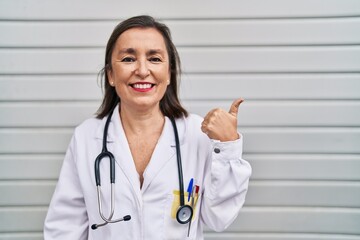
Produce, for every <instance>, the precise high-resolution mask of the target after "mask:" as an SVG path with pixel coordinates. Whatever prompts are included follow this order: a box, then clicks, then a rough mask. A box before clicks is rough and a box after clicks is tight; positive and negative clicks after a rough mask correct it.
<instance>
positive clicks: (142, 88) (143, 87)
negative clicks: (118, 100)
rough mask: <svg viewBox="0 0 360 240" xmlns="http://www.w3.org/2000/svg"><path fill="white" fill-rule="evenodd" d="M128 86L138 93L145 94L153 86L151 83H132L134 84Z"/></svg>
mask: <svg viewBox="0 0 360 240" xmlns="http://www.w3.org/2000/svg"><path fill="white" fill-rule="evenodd" d="M130 86H131V87H132V88H133V89H134V90H135V91H138V92H147V91H150V90H151V89H152V88H153V87H154V86H155V84H152V83H134V84H130Z"/></svg>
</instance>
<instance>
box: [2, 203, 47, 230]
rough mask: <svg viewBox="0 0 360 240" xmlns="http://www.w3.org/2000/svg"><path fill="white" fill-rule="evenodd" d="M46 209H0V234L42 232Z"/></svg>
mask: <svg viewBox="0 0 360 240" xmlns="http://www.w3.org/2000/svg"><path fill="white" fill-rule="evenodd" d="M46 212H47V208H46V207H21V208H19V207H16V208H8V207H6V208H0V223H1V224H0V232H35V231H42V230H43V225H44V220H45V216H46Z"/></svg>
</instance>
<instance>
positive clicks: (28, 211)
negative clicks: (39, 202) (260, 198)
mask: <svg viewBox="0 0 360 240" xmlns="http://www.w3.org/2000/svg"><path fill="white" fill-rule="evenodd" d="M45 215H46V209H44V208H35V207H32V208H0V222H2V223H3V224H1V225H0V232H1V231H19V232H23V231H41V230H42V226H43V222H44V217H45ZM5 219H6V221H5ZM29 219H31V221H29ZM359 223H360V211H359V210H358V209H342V208H340V209H336V208H335V209H332V208H253V207H245V208H243V210H242V211H241V212H240V215H239V217H238V218H237V220H236V221H235V223H234V224H232V225H231V226H230V227H229V229H228V231H230V232H231V231H241V232H259V233H261V232H279V233H286V232H290V233H301V232H307V233H328V234H329V233H335V234H360V228H359Z"/></svg>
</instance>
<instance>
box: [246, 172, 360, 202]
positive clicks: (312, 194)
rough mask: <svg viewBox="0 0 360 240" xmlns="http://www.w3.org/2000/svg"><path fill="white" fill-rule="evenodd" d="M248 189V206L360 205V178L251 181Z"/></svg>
mask: <svg viewBox="0 0 360 240" xmlns="http://www.w3.org/2000/svg"><path fill="white" fill-rule="evenodd" d="M284 171H286V169H284ZM248 191H249V192H248V194H247V196H246V203H245V204H246V205H247V206H283V207H284V206H309V207H357V208H358V207H360V183H359V182H312V181H250V185H249V190H248Z"/></svg>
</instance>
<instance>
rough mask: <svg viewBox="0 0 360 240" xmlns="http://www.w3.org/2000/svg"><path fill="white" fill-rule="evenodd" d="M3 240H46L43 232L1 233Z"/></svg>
mask: <svg viewBox="0 0 360 240" xmlns="http://www.w3.org/2000/svg"><path fill="white" fill-rule="evenodd" d="M0 239H1V240H44V236H43V234H42V232H27V233H26V232H25V233H0Z"/></svg>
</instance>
